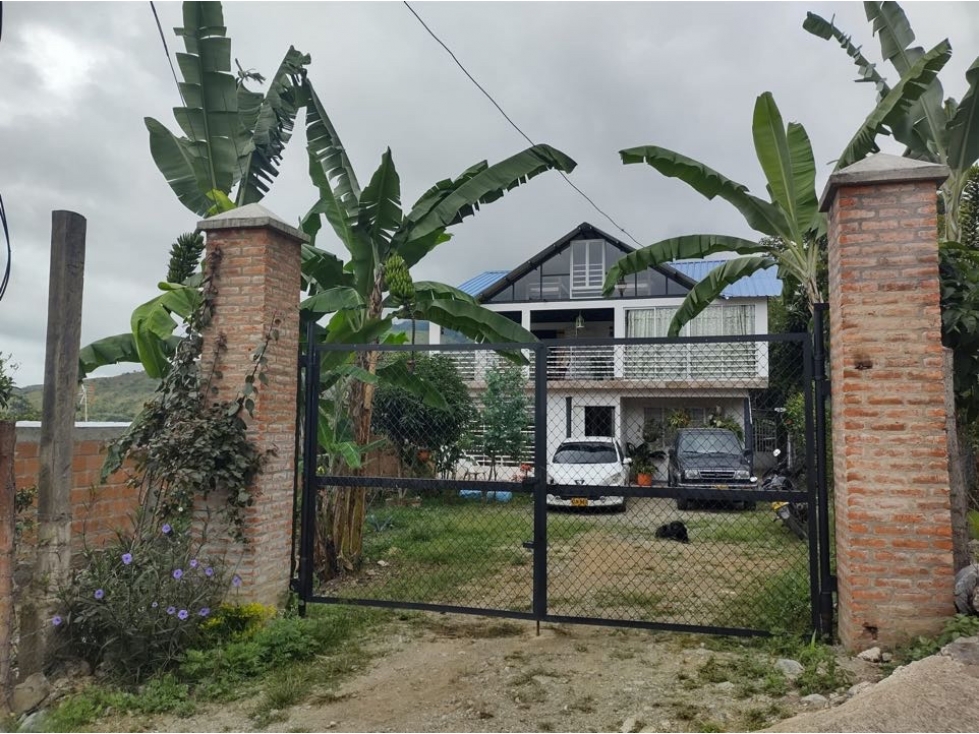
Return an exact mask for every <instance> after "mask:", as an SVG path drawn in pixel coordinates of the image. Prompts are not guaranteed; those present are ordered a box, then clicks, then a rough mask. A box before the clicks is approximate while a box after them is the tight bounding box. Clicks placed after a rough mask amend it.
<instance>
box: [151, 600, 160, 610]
mask: <svg viewBox="0 0 979 734" xmlns="http://www.w3.org/2000/svg"><path fill="white" fill-rule="evenodd" d="M150 606H151V607H153V608H154V609H156V608H157V607H158V606H160V602H158V601H155V602H153V603H152V604H150Z"/></svg>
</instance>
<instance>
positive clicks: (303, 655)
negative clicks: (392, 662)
mask: <svg viewBox="0 0 979 734" xmlns="http://www.w3.org/2000/svg"><path fill="white" fill-rule="evenodd" d="M390 618H391V617H390V615H388V614H386V613H384V612H379V611H375V610H367V609H346V608H344V609H341V608H338V607H314V608H312V609H311V611H310V615H309V616H308V617H306V618H304V619H300V618H298V617H283V618H278V619H274V620H272V621H271V622H269V624H267V625H266V626H264V627H262V628H260V629H257V630H255V631H254V632H253V633H252V634H251V635H250V636H248V637H247V638H243V639H236V640H234V641H231V642H227V643H225V644H222V645H217V646H215V647H212V648H209V649H206V650H191V651H188V653H187V654H186V656H185V658H184V660H183V662H182V664H181V665H180V667H179V668H177V669H176V670H174V671H172V672H170V673H167V674H165V675H160V676H158V677H155V678H152V679H150V680H149V681H148V682H147V683H145V684H144V685H143V686H141V687H140V688H138V689H135V690H125V689H122V688H119V687H116V686H111V685H105V684H95V685H92V686H90V687H88V688H86V689H85V690H83V691H80V692H79V693H77V694H75V695H72V696H69V697H67V698H65V699H64V700H63V701H61V703H60V704H59V705H58V706H57V707H56V708H55V709H53V710H52V711H50V712H49V713H48V714H47V715H45V717H44V720H43V722H42V727H43V728H44V730H45V731H80V730H84V729H86V728H90V727H93V726H95V727H96V728H97V727H98V722H99V720H100V719H102V718H104V717H106V716H109V715H117V714H122V715H125V714H131V715H139V716H146V715H153V714H175V715H177V716H189V715H191V714H193V713H194V712H195V711H196V708H197V706H198V704H199V703H201V702H204V701H233V700H236V699H240V698H242V697H245V696H247V695H250V694H252V693H254V692H256V691H259V690H261V691H262V692H263V696H262V700H261V702H260V703H259V705H258V706H257V708H256V710H255V712H254V714H253V716H254V717H255V718H256V721H257V723H258V725H260V726H267V725H268V724H270V723H272V722H273V721H278V720H281V719H280V718H279V714H278V713H276V712H280V711H283V710H284V709H287V708H288V707H290V706H293V705H295V704H296V703H299V702H300V701H301V700H303V699H304V698H305V697H307V696H308V695H310V694H312V693H315V692H316V689H317V688H329V687H332V686H335V685H336V684H337V683H338V682H339V681H340V680H341V679H342V678H344V677H346V676H347V675H349V674H350V673H352V672H354V671H357V670H359V669H360V668H362V667H363V665H364V664H365V663H366V661H367V660H368V659H369V657H370V656H369V654H368V653H367V651H366V648H365V646H364V642H365V640H366V637H367V634H366V633H367V632H368V630H369V629H370V628H371V627H372V626H374V625H377V624H379V623H382V622H384V621H386V620H388V619H390Z"/></svg>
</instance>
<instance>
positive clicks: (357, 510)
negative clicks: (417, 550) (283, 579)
mask: <svg viewBox="0 0 979 734" xmlns="http://www.w3.org/2000/svg"><path fill="white" fill-rule="evenodd" d="M381 282H382V281H381V275H380V274H378V276H377V277H376V279H375V281H374V288H373V290H372V291H371V295H370V299H369V301H368V306H367V318H368V319H375V318H379V317H380V316H381V314H382V311H383V292H382V289H381ZM378 356H379V353H378V352H360V353H359V354H358V356H357V366H358V367H360V368H361V369H364V370H366V371H367V372H369V373H370V374H374V373H375V372H376V371H377V360H378ZM348 406H349V415H350V420H351V423H352V424H353V427H354V440H355V441H356V442H357V444H358V445H360V446H365V445H366V444H368V443H370V440H371V418H372V417H373V412H374V385H372V384H370V383H367V382H364V381H362V380H354V381H353V383H352V384H351V386H350V393H349V398H348ZM363 471H364V470H363V468H360V469H354V470H353V471H352V474H353V475H354V476H358V475H361V474H362V473H363ZM366 515H367V488H366V487H336V488H334V489H332V490H330V491H329V494H328V496H327V497H326V498H325V499H324V506H323V516H322V517H321V519H320V524H321V526H322V527H324V528H325V529H328V531H329V536H328V537H324V536H325V534H324V533H321V534H320V537H319V541H320V544H321V548H320V553H319V555H320V557H321V558H322V559H323V563H321V564H317V568H319V569H321V575H322V576H323V577H324V579H329V578H334V577H336V576H340V575H342V574H344V573H348V572H354V571H357V570H358V569H359V568H360V564H361V560H362V555H363V548H364V521H365V518H366Z"/></svg>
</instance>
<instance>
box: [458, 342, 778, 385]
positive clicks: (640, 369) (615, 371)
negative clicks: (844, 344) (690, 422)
mask: <svg viewBox="0 0 979 734" xmlns="http://www.w3.org/2000/svg"><path fill="white" fill-rule="evenodd" d="M445 354H447V355H448V356H450V357H451V358H452V359H453V360H455V363H456V366H457V367H458V369H459V373H460V375H461V377H462V379H463V380H465V381H466V382H484V381H485V380H486V376H487V375H488V374H489V373H490V372H493V371H495V370H496V369H499V368H500V367H502V366H505V365H507V364H509V362H507V360H505V359H504V358H503V357H501V356H499V355H498V354H496V353H495V352H492V351H473V352H457V351H448V352H446V353H445ZM526 356H528V357H532V355H530V354H527V355H526ZM524 372H525V374H526V375H527V377H528V378H533V376H534V366H533V364H531V365H530V366H529V367H525V368H524ZM767 376H768V344H767V343H766V342H754V341H750V342H725V343H698V344H650V345H646V344H643V345H635V344H628V345H623V344H614V345H613V344H609V345H601V346H581V347H577V346H571V347H567V346H561V347H553V348H551V349H550V350H549V351H548V355H547V379H548V380H549V381H568V382H591V381H600V380H635V381H647V382H664V381H665V382H673V381H685V382H689V381H709V380H754V379H764V378H767Z"/></svg>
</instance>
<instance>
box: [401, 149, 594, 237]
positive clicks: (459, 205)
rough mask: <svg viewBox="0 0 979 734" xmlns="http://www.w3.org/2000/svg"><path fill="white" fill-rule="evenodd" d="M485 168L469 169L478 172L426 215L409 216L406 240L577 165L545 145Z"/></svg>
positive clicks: (447, 223) (472, 174) (457, 220)
mask: <svg viewBox="0 0 979 734" xmlns="http://www.w3.org/2000/svg"><path fill="white" fill-rule="evenodd" d="M483 165H484V164H483V163H478V164H476V166H473V167H472V168H470V169H469V171H467V173H470V172H472V171H474V170H476V172H475V173H471V175H469V176H468V178H466V180H465V181H464V182H462V184H461V185H459V186H457V187H455V188H454V189H453V190H452V191H450V192H449V193H448V195H447V196H445V197H443V198H441V199H440V200H439V201H438V203H437V204H436V205H435V206H432V207H431V208H430V209H429V210H428V211H427V212H426V213H425V214H423V215H420V216H418V217H417V218H413V217H411V216H409V218H408V220H409V222H408V232H407V236H406V237H405V239H404V241H405V242H406V243H410V242H412V241H414V240H417V239H421V238H424V237H427V236H430V235H431V234H432V233H433V232H437V231H440V230H443V229H445V228H447V227H451V226H452V225H454V224H458V223H459V222H461V221H462V220H463V219H465V218H466V217H468V216H470V215H472V214H474V213H475V212H476V211H477V210H478V209H479V205H480V204H489V203H491V202H493V201H496V200H497V199H499V198H500V197H502V196H503V195H504V194H505V193H506V192H507V191H510V190H511V189H514V188H516V187H517V186H520V185H521V184H524V183H526V182H527V181H529V180H530V179H532V178H534V177H535V176H538V175H540V174H542V173H544V172H545V171H549V170H551V169H556V170H559V171H563V172H564V173H571V171H573V170H574V168H575V166H576V165H577V164H576V163H575V162H574V161H573V160H571V158H569V157H568V156H567V155H565V154H564V153H562V152H561V151H559V150H557V149H556V148H552V147H551V146H550V145H543V144H542V145H534V146H532V147H530V148H527V149H526V150H523V151H521V152H520V153H517V154H516V155H514V156H511V157H509V158H507V159H506V160H503V161H500V162H499V163H496V164H494V165H492V166H485V167H483ZM477 169H478V170H477ZM463 175H464V176H465V175H466V174H463Z"/></svg>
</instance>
